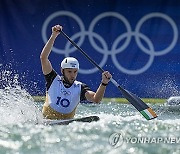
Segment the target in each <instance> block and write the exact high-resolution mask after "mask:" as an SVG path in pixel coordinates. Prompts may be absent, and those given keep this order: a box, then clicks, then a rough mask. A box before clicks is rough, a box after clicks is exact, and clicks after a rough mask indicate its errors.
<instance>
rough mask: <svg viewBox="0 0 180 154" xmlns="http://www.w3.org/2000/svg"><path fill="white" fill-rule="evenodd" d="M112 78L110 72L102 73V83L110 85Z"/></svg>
mask: <svg viewBox="0 0 180 154" xmlns="http://www.w3.org/2000/svg"><path fill="white" fill-rule="evenodd" d="M111 78H112V75H111V74H110V73H109V72H108V71H104V72H103V73H102V81H101V82H102V83H104V84H108V82H109V81H110V79H111Z"/></svg>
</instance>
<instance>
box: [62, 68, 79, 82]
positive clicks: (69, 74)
mask: <svg viewBox="0 0 180 154" xmlns="http://www.w3.org/2000/svg"><path fill="white" fill-rule="evenodd" d="M61 73H62V74H63V75H64V77H65V78H66V80H68V81H69V83H71V84H72V83H73V82H74V81H75V80H76V77H77V74H78V69H77V68H65V69H63V70H62V69H61Z"/></svg>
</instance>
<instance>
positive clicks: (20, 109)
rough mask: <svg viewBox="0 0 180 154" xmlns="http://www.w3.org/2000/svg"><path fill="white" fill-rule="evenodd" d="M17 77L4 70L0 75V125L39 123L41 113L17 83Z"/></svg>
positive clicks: (11, 72)
mask: <svg viewBox="0 0 180 154" xmlns="http://www.w3.org/2000/svg"><path fill="white" fill-rule="evenodd" d="M18 78H19V75H18V74H15V73H14V72H13V71H10V70H4V71H1V73H0V83H1V85H0V87H1V89H0V114H1V116H0V124H1V125H6V124H17V123H24V122H34V123H39V121H41V120H42V115H41V112H40V111H39V110H38V108H37V107H36V105H35V102H34V100H33V98H32V97H31V95H30V94H29V93H28V92H27V91H26V90H25V89H23V88H21V86H20V83H19V82H18Z"/></svg>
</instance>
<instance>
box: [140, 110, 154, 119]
mask: <svg viewBox="0 0 180 154" xmlns="http://www.w3.org/2000/svg"><path fill="white" fill-rule="evenodd" d="M140 112H141V114H142V115H143V116H144V117H145V118H146V119H147V120H151V119H154V118H156V117H157V115H156V113H155V112H154V111H153V110H152V109H151V108H147V109H145V110H143V111H140Z"/></svg>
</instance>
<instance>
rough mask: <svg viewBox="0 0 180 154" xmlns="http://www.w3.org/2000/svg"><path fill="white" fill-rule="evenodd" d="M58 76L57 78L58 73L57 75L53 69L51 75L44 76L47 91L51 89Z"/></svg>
mask: <svg viewBox="0 0 180 154" xmlns="http://www.w3.org/2000/svg"><path fill="white" fill-rule="evenodd" d="M56 76H57V73H56V71H55V70H53V69H52V71H51V72H50V73H49V74H47V75H44V77H45V80H46V89H47V90H48V89H49V87H50V86H51V84H52V82H53V80H54V79H55V78H56Z"/></svg>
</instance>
